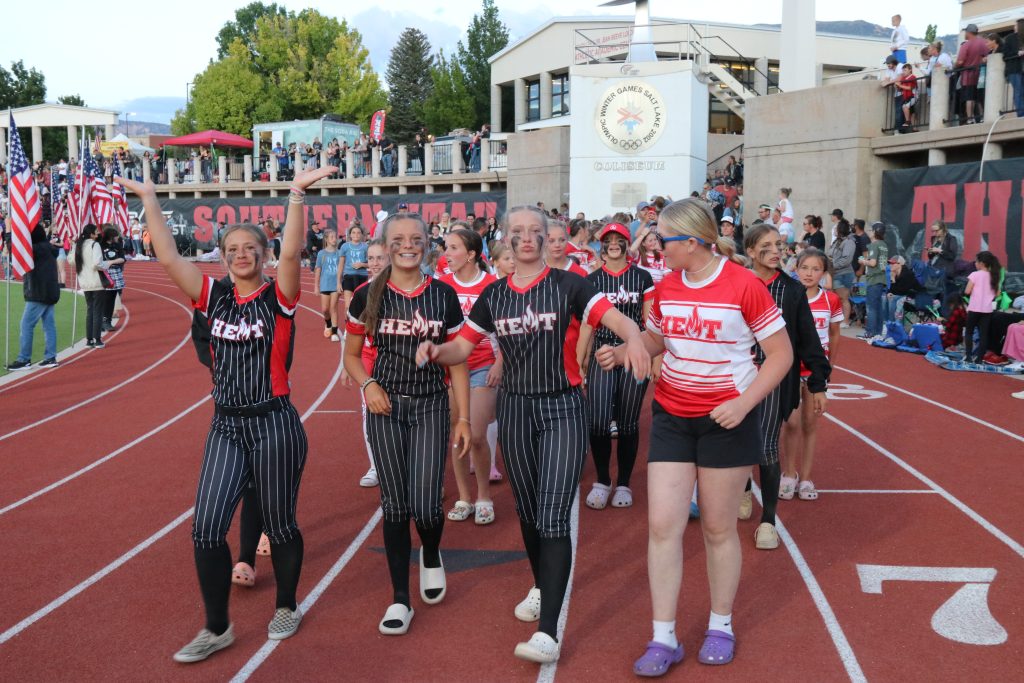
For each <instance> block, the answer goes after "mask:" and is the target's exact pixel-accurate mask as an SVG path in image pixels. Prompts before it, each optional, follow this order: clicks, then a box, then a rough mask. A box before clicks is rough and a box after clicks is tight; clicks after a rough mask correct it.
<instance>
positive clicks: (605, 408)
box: [582, 223, 654, 510]
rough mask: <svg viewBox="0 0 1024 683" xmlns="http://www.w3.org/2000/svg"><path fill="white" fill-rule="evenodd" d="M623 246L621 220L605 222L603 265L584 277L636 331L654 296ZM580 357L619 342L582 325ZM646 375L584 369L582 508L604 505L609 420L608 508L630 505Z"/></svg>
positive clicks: (595, 367) (648, 279)
mask: <svg viewBox="0 0 1024 683" xmlns="http://www.w3.org/2000/svg"><path fill="white" fill-rule="evenodd" d="M628 247H629V228H627V227H626V226H624V225H622V224H621V223H609V224H608V225H607V226H605V228H604V232H603V233H602V234H601V257H602V258H603V259H604V265H603V266H602V267H601V268H599V269H598V270H595V271H594V272H593V273H591V274H590V275H588V276H587V279H588V280H590V282H591V283H593V285H594V286H595V287H597V290H598V291H599V292H603V293H604V295H605V296H606V297H608V300H609V301H611V302H612V304H614V305H615V308H616V309H617V310H618V311H619V312H621V313H622V314H623V315H625V316H626V317H628V318H629V319H630V320H632V321H633V322H634V323H636V324H637V326H638V327H639V328H640V329H641V330H642V329H643V328H644V321H645V320H646V319H647V314H648V313H649V312H650V310H651V300H652V299H653V298H654V281H653V280H652V279H651V274H650V273H648V272H647V271H645V270H641V269H640V268H638V267H637V266H631V265H630V264H629V262H628V261H627V260H626V259H627V256H628V251H627V250H628ZM583 339H584V341H583V343H582V346H583V355H584V356H590V355H591V351H590V346H591V341H593V348H594V349H599V348H601V347H602V346H605V345H610V346H618V345H619V344H621V343H622V340H621V339H619V338H618V337H616V336H615V334H614V333H612V332H611V331H610V330H608V329H607V328H604V327H602V328H598V329H597V330H596V331H595V330H593V329H591V328H590V327H589V326H585V327H584V328H583ZM647 381H648V380H647V379H646V378H645V379H644V381H642V382H639V383H638V382H636V381H635V380H634V379H633V377H632V376H631V375H630V374H629V373H628V372H626V371H625V370H624V369H622V368H614V369H613V370H603V369H602V368H601V366H600V365H599V364H598V363H595V362H593V360H592V359H591V362H590V363H589V366H588V367H587V404H588V405H589V406H590V450H591V452H592V453H593V454H594V467H595V469H596V470H597V481H596V482H595V483H594V487H593V488H592V489H591V490H590V494H589V495H588V496H587V506H588V507H591V508H594V509H595V510H602V509H604V508H605V507H606V506H607V505H608V496H609V494H610V493H611V484H612V478H611V473H610V471H609V465H610V463H611V457H612V435H611V430H610V429H609V425H610V423H611V422H612V421H613V420H614V421H615V423H616V425H618V466H619V467H618V476H617V479H616V485H615V493H614V495H612V506H613V507H620V508H624V507H629V506H631V505H632V504H633V492H632V490H631V489H630V488H629V479H630V477H631V476H632V474H633V465H634V464H635V463H636V451H637V447H638V446H639V444H640V409H641V407H642V406H643V402H644V394H645V393H646V392H647Z"/></svg>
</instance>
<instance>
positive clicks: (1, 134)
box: [0, 126, 7, 164]
mask: <svg viewBox="0 0 1024 683" xmlns="http://www.w3.org/2000/svg"><path fill="white" fill-rule="evenodd" d="M6 163H7V128H6V127H4V126H0V164H6Z"/></svg>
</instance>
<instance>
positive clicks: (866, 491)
mask: <svg viewBox="0 0 1024 683" xmlns="http://www.w3.org/2000/svg"><path fill="white" fill-rule="evenodd" d="M818 493H879V494H886V493H935V491H932V490H931V489H818Z"/></svg>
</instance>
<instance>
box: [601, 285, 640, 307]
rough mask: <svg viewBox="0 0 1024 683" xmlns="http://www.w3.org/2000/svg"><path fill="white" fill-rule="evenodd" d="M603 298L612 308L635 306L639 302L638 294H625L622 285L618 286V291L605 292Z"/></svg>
mask: <svg viewBox="0 0 1024 683" xmlns="http://www.w3.org/2000/svg"><path fill="white" fill-rule="evenodd" d="M605 296H606V297H607V298H608V301H610V302H611V303H612V305H613V306H614V305H617V304H635V303H639V302H640V294H639V292H627V291H626V288H625V287H624V286H623V285H619V289H618V291H615V292H605Z"/></svg>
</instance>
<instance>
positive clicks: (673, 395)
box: [595, 199, 793, 676]
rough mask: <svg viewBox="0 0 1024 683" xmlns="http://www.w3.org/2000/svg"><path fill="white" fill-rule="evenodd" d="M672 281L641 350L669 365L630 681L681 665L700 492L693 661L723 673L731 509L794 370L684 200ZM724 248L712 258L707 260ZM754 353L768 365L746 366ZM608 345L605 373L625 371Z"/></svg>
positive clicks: (734, 570)
mask: <svg viewBox="0 0 1024 683" xmlns="http://www.w3.org/2000/svg"><path fill="white" fill-rule="evenodd" d="M658 227H659V232H660V233H661V235H662V238H663V242H664V244H665V252H664V253H665V259H666V265H668V266H669V268H670V269H671V272H670V273H668V274H667V275H666V276H665V278H664V279H663V280H662V282H661V284H660V285H659V286H658V288H657V290H656V291H655V295H654V303H653V305H652V307H651V313H650V317H649V318H648V320H647V330H646V332H645V333H644V341H645V343H646V346H647V350H648V352H649V353H650V354H651V355H652V356H653V355H656V354H658V353H661V352H662V351H664V352H665V359H664V362H663V364H662V370H661V375H660V376H659V378H658V381H657V383H656V385H655V391H654V399H655V400H654V403H653V405H652V411H653V418H652V421H651V444H650V452H649V454H648V461H649V463H650V464H649V466H648V477H647V487H648V491H647V493H648V501H649V502H648V505H649V524H650V539H649V543H648V562H647V564H648V573H649V575H650V576H649V578H650V586H651V603H652V607H653V610H652V611H653V616H654V621H653V624H652V626H653V631H654V636H653V638H652V639H651V641H650V642H649V643H648V644H647V648H646V650H645V652H644V654H643V655H642V656H641V657H640V658H639V659H638V660H637V661H636V663H635V664H634V666H633V671H634V672H635V673H636V674H638V675H641V676H661V675H663V674H665V673H666V672H667V671H668V669H669V667H670V666H672V665H673V664H676V663H678V662H679V661H681V660H682V658H683V647H682V645H680V643H679V641H678V639H677V637H676V628H675V617H676V612H677V611H678V608H679V591H680V587H681V582H682V574H683V555H682V549H683V543H682V538H683V532H684V530H685V529H686V522H687V518H688V514H687V513H688V507H689V502H690V501H689V498H690V494H691V493H692V491H693V487H694V483H695V482H699V485H700V508H701V515H700V521H701V529H702V531H703V532H704V547H705V552H706V554H707V558H708V582H709V584H710V592H711V614H710V617H709V619H708V629H707V631H706V632H705V639H704V644H703V646H702V647H701V650H700V653H699V655H698V660H699V661H700V662H701V663H704V664H728V663H729V662H730V661H732V658H733V654H734V651H735V640H736V639H735V636H734V635H733V628H732V608H733V601H734V600H735V598H736V591H737V589H738V587H739V579H740V569H741V565H742V551H741V546H740V542H739V536H738V535H737V533H736V505H737V503H738V501H739V499H740V494H741V493H742V491H743V485H744V483H745V482H746V480H747V478H748V477H749V474H750V466H751V465H754V464H756V463H757V462H758V461H759V460H760V457H761V451H762V441H761V430H760V421H759V415H758V413H759V404H760V403H761V402H762V401H763V400H764V397H765V396H767V395H768V393H769V392H770V391H771V390H772V388H773V387H774V386H776V385H777V384H778V383H779V381H780V380H781V379H782V377H783V376H784V375H785V373H786V372H787V371H788V369H789V367H790V365H791V364H792V358H793V357H792V351H791V349H790V344H789V340H788V339H787V337H786V334H785V332H784V327H785V324H784V323H783V321H782V316H781V315H780V313H779V310H778V307H776V305H775V302H774V301H773V300H772V298H771V296H769V294H768V292H767V291H766V290H765V288H764V286H763V285H762V284H761V283H760V282H759V281H758V280H757V278H756V277H755V276H754V275H753V274H752V273H751V272H750V271H749V270H747V269H746V268H744V267H743V266H741V265H739V263H737V262H735V261H734V260H733V259H734V258H736V260H737V261H738V260H739V259H738V258H737V257H735V256H734V247H733V243H732V240H729V239H727V238H721V237H719V235H718V224H717V222H716V221H715V217H714V214H712V213H711V211H710V209H709V208H708V207H707V204H705V203H704V202H702V201H701V200H699V199H684V200H682V201H678V202H674V203H672V204H670V205H668V206H666V207H665V210H664V211H663V212H662V213H661V216H660V217H659V219H658ZM712 245H714V246H715V247H716V248H717V253H716V252H715V251H713V250H712ZM755 342H758V343H760V344H761V346H762V348H763V349H764V352H765V361H764V364H763V365H762V366H761V370H760V371H758V370H757V368H755V367H754V363H753V360H752V358H751V353H750V352H751V349H752V348H753V346H754V344H755ZM624 357H625V353H624V349H622V347H609V346H605V347H602V348H601V349H599V350H598V352H597V354H596V356H595V359H596V360H597V361H598V362H600V363H601V365H602V366H603V367H605V368H611V367H614V365H616V364H617V363H620V362H621V361H623V360H624Z"/></svg>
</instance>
